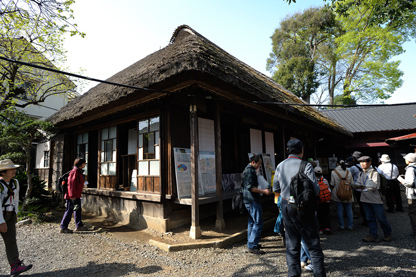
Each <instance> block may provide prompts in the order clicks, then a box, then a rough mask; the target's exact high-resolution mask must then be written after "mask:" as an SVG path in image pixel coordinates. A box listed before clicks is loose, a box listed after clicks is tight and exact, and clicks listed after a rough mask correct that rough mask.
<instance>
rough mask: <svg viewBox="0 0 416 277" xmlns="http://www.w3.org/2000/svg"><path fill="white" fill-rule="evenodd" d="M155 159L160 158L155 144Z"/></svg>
mask: <svg viewBox="0 0 416 277" xmlns="http://www.w3.org/2000/svg"><path fill="white" fill-rule="evenodd" d="M155 159H160V156H159V146H155Z"/></svg>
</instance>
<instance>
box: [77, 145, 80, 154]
mask: <svg viewBox="0 0 416 277" xmlns="http://www.w3.org/2000/svg"><path fill="white" fill-rule="evenodd" d="M79 152H80V151H79V144H78V145H77V156H79Z"/></svg>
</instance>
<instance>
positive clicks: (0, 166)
mask: <svg viewBox="0 0 416 277" xmlns="http://www.w3.org/2000/svg"><path fill="white" fill-rule="evenodd" d="M18 167H20V165H15V164H14V163H13V162H12V160H10V159H5V160H2V161H0V171H4V170H7V169H13V168H18Z"/></svg>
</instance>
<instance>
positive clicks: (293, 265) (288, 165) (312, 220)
mask: <svg viewBox="0 0 416 277" xmlns="http://www.w3.org/2000/svg"><path fill="white" fill-rule="evenodd" d="M287 153H288V157H287V158H286V159H285V160H283V161H282V162H281V163H279V164H278V165H277V167H276V170H275V174H274V177H273V182H272V186H270V187H268V188H266V189H260V188H259V184H258V181H257V173H256V170H257V169H258V168H259V167H260V164H261V162H262V161H261V156H258V155H254V156H252V157H251V160H250V163H249V164H248V165H247V167H246V169H245V170H244V172H243V184H242V189H243V195H244V204H245V206H246V208H247V210H248V212H249V215H248V242H247V248H248V251H249V252H250V253H253V254H264V253H265V252H264V251H262V250H261V245H260V244H259V241H260V239H261V231H262V229H263V219H262V214H261V205H260V203H261V202H260V200H261V195H270V194H271V193H272V190H273V191H274V193H275V199H276V203H277V207H278V210H279V215H278V218H277V221H276V225H275V228H274V231H275V232H276V233H279V234H280V235H282V236H283V237H284V242H285V246H286V261H287V266H288V276H300V275H301V272H302V268H304V269H306V270H308V271H313V274H314V276H326V272H325V268H324V254H323V251H322V248H321V245H320V235H324V234H326V235H330V234H331V232H332V228H333V227H332V226H331V221H330V211H331V203H332V202H334V203H335V206H336V211H337V218H338V222H337V225H338V230H341V231H342V230H348V231H353V230H354V221H353V218H354V211H356V216H357V217H358V216H361V218H362V223H361V224H362V225H364V226H367V227H368V229H369V232H368V235H367V236H366V237H365V238H363V239H362V240H363V241H364V242H369V243H375V242H378V241H380V240H383V241H387V242H389V241H391V240H392V234H393V230H392V228H391V226H390V223H389V221H388V220H387V218H386V215H385V212H389V213H394V212H403V211H404V209H403V205H402V199H401V189H400V186H401V185H402V186H404V187H405V191H406V193H405V194H406V197H407V200H408V209H407V211H408V216H409V219H410V227H411V233H410V235H411V236H413V237H415V236H416V153H408V154H407V155H405V156H404V157H403V158H404V160H405V163H406V168H405V173H404V174H403V175H399V169H398V167H397V166H396V165H394V164H393V163H392V162H391V159H390V157H389V155H387V154H383V155H382V156H381V158H380V162H381V164H380V165H379V166H376V163H374V162H373V160H372V158H371V157H369V156H366V155H362V153H361V152H358V151H355V152H354V153H352V155H351V156H349V157H347V158H346V159H338V160H337V163H336V168H335V169H334V170H332V172H331V174H330V182H328V180H327V179H325V178H324V176H323V174H322V168H321V167H320V166H318V165H317V164H316V163H315V162H313V161H311V162H305V161H303V155H304V146H303V143H302V142H301V141H300V140H299V139H296V138H293V139H291V140H289V141H288V143H287ZM300 171H301V172H302V173H304V175H306V176H307V177H308V178H309V180H310V183H311V186H312V189H313V190H314V192H315V194H316V200H315V201H316V202H318V205H317V208H316V211H315V212H314V213H312V214H310V215H308V214H301V213H300V212H299V211H298V210H297V209H296V207H297V206H296V205H294V204H295V202H296V201H295V200H294V199H293V191H292V190H291V182H292V178H293V177H296V176H297V174H299V172H300ZM292 186H293V185H292ZM383 195H384V196H385V199H386V205H387V209H386V210H384V202H383V197H382V196H383ZM344 218H346V221H345V220H344ZM377 222H378V224H380V226H381V229H382V231H383V235H382V236H381V237H379V234H378V224H377ZM308 261H311V263H310V264H308Z"/></svg>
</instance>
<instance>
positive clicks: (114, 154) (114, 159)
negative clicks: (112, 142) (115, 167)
mask: <svg viewBox="0 0 416 277" xmlns="http://www.w3.org/2000/svg"><path fill="white" fill-rule="evenodd" d="M111 161H117V158H116V151H115V150H113V155H112V157H111Z"/></svg>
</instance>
